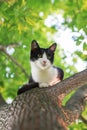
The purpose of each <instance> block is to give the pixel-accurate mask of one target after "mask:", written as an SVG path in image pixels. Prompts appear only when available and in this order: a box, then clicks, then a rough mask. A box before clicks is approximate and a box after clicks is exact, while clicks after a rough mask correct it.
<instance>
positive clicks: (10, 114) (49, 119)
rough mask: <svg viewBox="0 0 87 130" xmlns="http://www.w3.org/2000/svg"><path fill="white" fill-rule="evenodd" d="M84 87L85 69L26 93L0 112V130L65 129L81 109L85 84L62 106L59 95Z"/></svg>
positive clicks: (86, 71) (86, 75)
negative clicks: (51, 84) (59, 102)
mask: <svg viewBox="0 0 87 130" xmlns="http://www.w3.org/2000/svg"><path fill="white" fill-rule="evenodd" d="M85 84H87V69H86V70H84V71H82V72H80V73H78V74H75V75H74V76H72V77H70V78H68V79H66V80H64V81H62V82H61V83H59V84H57V85H55V86H53V87H49V88H41V89H40V88H34V89H31V90H30V91H26V92H25V93H23V94H21V95H19V96H18V97H17V98H16V99H15V100H14V101H13V103H12V104H11V105H9V106H7V107H6V108H3V109H2V111H1V112H0V123H1V124H0V128H1V130H2V129H6V130H15V129H16V130H45V129H47V130H56V129H57V130H66V129H67V125H69V124H70V123H72V122H73V121H75V119H77V118H79V116H80V114H81V112H82V110H83V109H84V106H85V101H86V91H85V90H86V88H87V85H86V86H84V90H83V89H80V90H78V91H77V93H75V95H73V96H72V98H71V99H70V100H69V102H67V103H66V106H65V107H62V106H60V105H59V104H58V96H59V95H60V94H62V93H65V94H67V93H69V92H71V91H72V90H74V89H76V88H80V87H81V86H82V85H85ZM85 87H86V88H85ZM84 91H85V92H84ZM81 92H82V94H81ZM77 97H79V98H77ZM78 108H79V109H78ZM3 110H4V112H3ZM5 111H6V112H5ZM2 113H3V114H2ZM3 120H4V122H3Z"/></svg>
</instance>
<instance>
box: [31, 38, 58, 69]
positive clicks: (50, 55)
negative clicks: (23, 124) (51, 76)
mask: <svg viewBox="0 0 87 130" xmlns="http://www.w3.org/2000/svg"><path fill="white" fill-rule="evenodd" d="M56 47H57V44H56V43H53V44H52V45H51V46H50V47H48V48H46V49H45V48H41V47H40V46H39V44H38V43H37V41H36V40H33V41H32V43H31V53H30V61H31V63H33V64H35V66H37V67H38V68H40V69H42V70H45V69H47V68H49V67H51V66H52V64H53V61H54V52H55V50H56Z"/></svg>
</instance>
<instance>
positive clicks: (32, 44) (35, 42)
mask: <svg viewBox="0 0 87 130" xmlns="http://www.w3.org/2000/svg"><path fill="white" fill-rule="evenodd" d="M38 48H40V47H39V44H38V43H37V41H36V40H33V41H32V42H31V50H35V49H38Z"/></svg>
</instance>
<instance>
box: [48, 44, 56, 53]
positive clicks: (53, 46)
mask: <svg viewBox="0 0 87 130" xmlns="http://www.w3.org/2000/svg"><path fill="white" fill-rule="evenodd" d="M56 47H57V44H56V43H53V44H52V45H51V46H50V47H49V49H50V51H52V52H55V50H56Z"/></svg>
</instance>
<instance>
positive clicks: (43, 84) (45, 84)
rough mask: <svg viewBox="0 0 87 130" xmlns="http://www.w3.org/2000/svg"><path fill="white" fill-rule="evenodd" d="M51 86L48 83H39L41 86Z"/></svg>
mask: <svg viewBox="0 0 87 130" xmlns="http://www.w3.org/2000/svg"><path fill="white" fill-rule="evenodd" d="M45 87H49V84H48V83H39V88H45Z"/></svg>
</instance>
